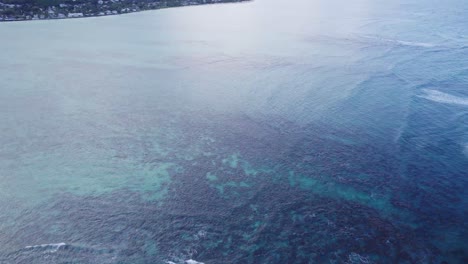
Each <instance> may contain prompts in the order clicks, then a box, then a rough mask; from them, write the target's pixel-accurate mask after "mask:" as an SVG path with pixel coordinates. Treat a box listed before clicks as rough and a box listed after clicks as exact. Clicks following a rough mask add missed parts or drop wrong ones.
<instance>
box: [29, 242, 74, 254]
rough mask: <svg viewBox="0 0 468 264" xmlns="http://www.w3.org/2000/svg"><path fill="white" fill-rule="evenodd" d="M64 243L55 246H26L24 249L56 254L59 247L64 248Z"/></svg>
mask: <svg viewBox="0 0 468 264" xmlns="http://www.w3.org/2000/svg"><path fill="white" fill-rule="evenodd" d="M66 245H67V244H65V243H55V244H41V245H34V246H27V247H25V249H38V248H40V249H47V250H49V252H57V250H59V249H60V248H61V247H64V246H66Z"/></svg>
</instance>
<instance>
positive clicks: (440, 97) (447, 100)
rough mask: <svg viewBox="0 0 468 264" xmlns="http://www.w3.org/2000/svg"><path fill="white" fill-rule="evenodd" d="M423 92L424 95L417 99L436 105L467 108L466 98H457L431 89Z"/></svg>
mask: <svg viewBox="0 0 468 264" xmlns="http://www.w3.org/2000/svg"><path fill="white" fill-rule="evenodd" d="M423 92H424V94H422V95H419V96H418V97H421V98H424V99H427V100H431V101H434V102H437V103H443V104H455V105H463V106H468V98H467V97H459V96H455V95H452V94H448V93H444V92H441V91H437V90H432V89H423Z"/></svg>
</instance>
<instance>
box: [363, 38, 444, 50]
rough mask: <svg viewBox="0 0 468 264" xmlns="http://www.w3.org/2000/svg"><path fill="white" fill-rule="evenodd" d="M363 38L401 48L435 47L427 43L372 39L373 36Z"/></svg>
mask: <svg viewBox="0 0 468 264" xmlns="http://www.w3.org/2000/svg"><path fill="white" fill-rule="evenodd" d="M364 38H367V39H371V40H374V41H380V42H384V43H391V44H396V45H401V46H412V47H422V48H433V47H435V46H436V45H435V44H433V43H427V42H415V41H404V40H398V39H388V38H380V37H373V36H364Z"/></svg>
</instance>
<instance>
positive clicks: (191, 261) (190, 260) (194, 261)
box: [185, 259, 205, 264]
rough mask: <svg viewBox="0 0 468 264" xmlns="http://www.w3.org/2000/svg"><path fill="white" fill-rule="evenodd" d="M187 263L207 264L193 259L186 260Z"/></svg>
mask: <svg viewBox="0 0 468 264" xmlns="http://www.w3.org/2000/svg"><path fill="white" fill-rule="evenodd" d="M185 263H187V264H205V263H203V262H198V261H196V260H193V259H189V260H186V261H185Z"/></svg>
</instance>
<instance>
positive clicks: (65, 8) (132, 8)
mask: <svg viewBox="0 0 468 264" xmlns="http://www.w3.org/2000/svg"><path fill="white" fill-rule="evenodd" d="M1 1H2V0H0V11H1V10H2V7H3V10H5V8H4V7H5V6H7V7H10V9H7V11H11V12H15V11H16V12H21V11H22V10H21V8H22V6H19V7H18V6H15V5H13V4H10V5H7V4H4V3H2V2H1ZM249 1H252V0H213V1H212V2H207V0H182V1H177V2H174V3H172V2H169V3H171V4H174V5H168V1H167V0H166V1H158V2H142V3H135V2H128V4H127V2H126V0H98V1H97V3H100V5H101V6H99V5H96V6H97V8H96V9H94V10H95V12H89V13H86V12H70V10H73V11H75V10H77V9H78V10H79V8H82V9H85V8H86V7H88V8H89V5H92V4H91V2H89V3H84V4H78V5H69V4H60V5H57V6H48V7H43V8H38V7H35V10H37V11H36V12H31V11H30V12H22V13H20V14H16V15H5V12H6V11H4V12H3V14H2V13H1V12H0V23H1V22H19V21H37V20H59V19H73V18H88V17H101V16H115V15H124V14H131V13H138V12H142V11H151V10H159V9H167V8H176V7H184V6H200V5H212V4H228V3H241V2H249ZM116 2H117V3H121V4H120V5H118V6H117V7H118V8H115V6H114V7H113V8H109V7H108V6H107V5H106V3H116ZM12 6H13V7H12ZM93 6H94V5H93ZM25 9H26V8H25ZM27 9H31V7H30V6H28V7H27Z"/></svg>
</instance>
